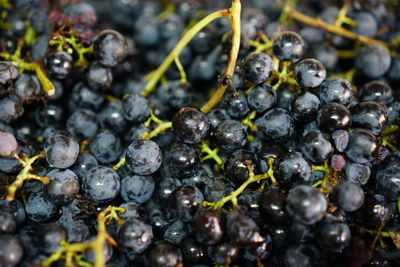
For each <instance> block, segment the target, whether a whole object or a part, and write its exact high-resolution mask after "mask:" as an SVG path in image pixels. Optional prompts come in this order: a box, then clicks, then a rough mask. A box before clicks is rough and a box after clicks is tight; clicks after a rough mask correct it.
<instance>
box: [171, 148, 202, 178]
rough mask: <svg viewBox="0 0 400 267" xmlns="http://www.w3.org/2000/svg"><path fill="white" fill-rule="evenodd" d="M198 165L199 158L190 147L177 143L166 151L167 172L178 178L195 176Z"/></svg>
mask: <svg viewBox="0 0 400 267" xmlns="http://www.w3.org/2000/svg"><path fill="white" fill-rule="evenodd" d="M199 164H200V159H199V156H198V154H197V152H196V150H195V149H194V148H193V147H192V146H191V145H187V144H182V143H177V144H175V145H173V146H172V147H171V148H169V149H168V150H167V151H166V156H165V165H166V167H167V168H168V170H169V172H170V173H171V174H172V175H173V176H176V177H178V178H185V177H190V176H192V175H194V174H196V173H197V171H198V169H199Z"/></svg>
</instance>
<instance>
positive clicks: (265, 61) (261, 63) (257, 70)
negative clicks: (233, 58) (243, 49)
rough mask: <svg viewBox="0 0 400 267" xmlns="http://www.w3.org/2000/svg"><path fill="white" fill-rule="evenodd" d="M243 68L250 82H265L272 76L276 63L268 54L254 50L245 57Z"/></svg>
mask: <svg viewBox="0 0 400 267" xmlns="http://www.w3.org/2000/svg"><path fill="white" fill-rule="evenodd" d="M241 69H242V70H243V73H244V75H245V77H246V79H247V80H249V81H250V82H253V83H263V82H265V81H266V80H268V78H269V77H271V74H272V71H273V70H274V63H273V62H272V59H271V57H270V56H268V55H267V54H264V53H260V52H253V53H251V54H249V55H247V56H246V57H245V58H244V59H243V61H242V65H241Z"/></svg>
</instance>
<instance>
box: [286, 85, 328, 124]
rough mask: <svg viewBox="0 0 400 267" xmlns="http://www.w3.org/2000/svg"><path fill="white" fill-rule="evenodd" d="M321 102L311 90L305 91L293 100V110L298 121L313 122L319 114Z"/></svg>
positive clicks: (293, 114)
mask: <svg viewBox="0 0 400 267" xmlns="http://www.w3.org/2000/svg"><path fill="white" fill-rule="evenodd" d="M320 108H321V102H320V100H319V99H318V97H317V96H316V95H314V94H312V93H310V92H305V93H303V94H301V95H299V96H297V98H296V99H295V100H294V101H293V102H292V104H291V112H292V116H293V118H294V119H295V120H296V121H302V122H311V121H313V120H315V118H316V117H317V115H318V110H319V109H320Z"/></svg>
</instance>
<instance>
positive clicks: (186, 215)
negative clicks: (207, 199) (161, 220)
mask: <svg viewBox="0 0 400 267" xmlns="http://www.w3.org/2000/svg"><path fill="white" fill-rule="evenodd" d="M203 200H204V196H203V194H202V193H201V191H200V190H199V189H197V188H196V187H192V186H181V187H179V188H177V189H176V190H175V191H174V192H173V193H172V194H171V196H170V197H169V207H170V208H171V209H172V212H174V213H175V214H176V215H177V216H178V217H180V218H181V219H182V220H183V221H186V222H188V221H191V220H192V218H193V216H194V214H195V213H196V211H197V210H198V209H199V208H200V207H201V203H202V202H203Z"/></svg>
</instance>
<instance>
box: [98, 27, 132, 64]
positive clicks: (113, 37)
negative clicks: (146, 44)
mask: <svg viewBox="0 0 400 267" xmlns="http://www.w3.org/2000/svg"><path fill="white" fill-rule="evenodd" d="M94 51H95V55H96V59H97V60H98V61H99V62H100V64H101V65H103V66H106V67H115V66H116V65H117V64H119V63H122V61H123V60H124V59H125V57H126V56H127V54H128V45H127V43H126V40H125V38H124V36H123V35H122V34H120V33H119V32H117V31H113V30H104V31H102V32H100V33H99V35H98V36H97V39H96V42H95V43H94Z"/></svg>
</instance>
